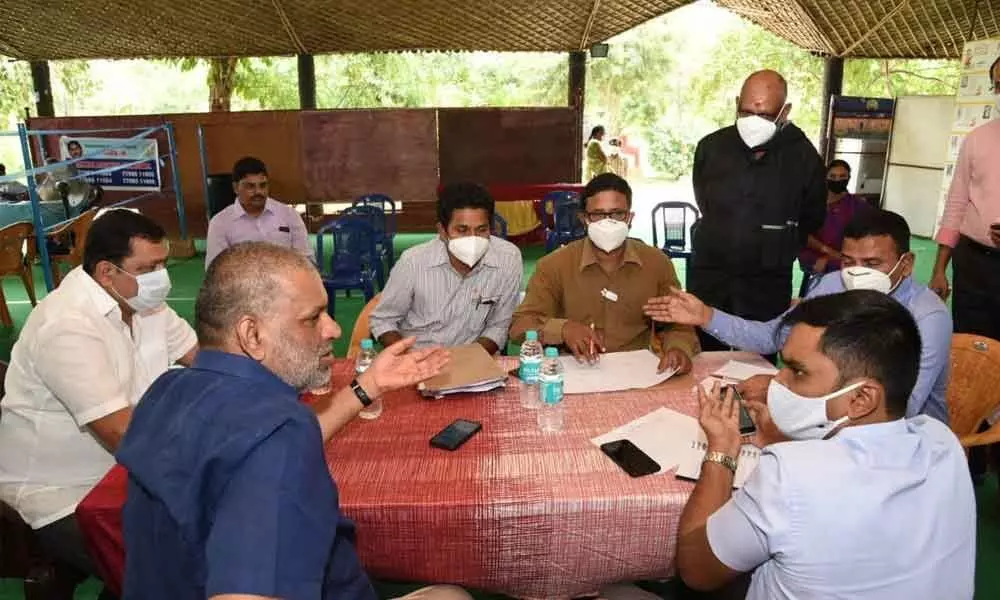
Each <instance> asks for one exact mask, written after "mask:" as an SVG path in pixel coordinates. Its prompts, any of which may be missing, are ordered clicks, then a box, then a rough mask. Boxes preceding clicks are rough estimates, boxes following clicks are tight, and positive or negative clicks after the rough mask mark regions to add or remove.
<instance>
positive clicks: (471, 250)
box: [448, 235, 490, 267]
mask: <svg viewBox="0 0 1000 600" xmlns="http://www.w3.org/2000/svg"><path fill="white" fill-rule="evenodd" d="M489 247H490V240H489V238H484V237H479V236H478V235H467V236H465V237H460V238H453V239H450V240H448V252H451V255H452V256H454V257H455V258H457V259H458V260H460V261H461V262H462V263H463V264H465V265H467V266H469V267H474V266H475V265H476V263H478V262H479V260H480V259H481V258H482V257H483V255H484V254H486V250H487V249H488V248H489Z"/></svg>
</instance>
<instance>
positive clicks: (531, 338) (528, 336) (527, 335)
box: [524, 329, 538, 342]
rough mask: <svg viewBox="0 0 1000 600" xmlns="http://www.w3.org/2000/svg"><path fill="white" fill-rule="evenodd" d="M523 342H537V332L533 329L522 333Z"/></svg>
mask: <svg viewBox="0 0 1000 600" xmlns="http://www.w3.org/2000/svg"><path fill="white" fill-rule="evenodd" d="M524 341H526V342H537V341H538V332H537V331H535V330H534V329H531V330H529V331H526V332H524Z"/></svg>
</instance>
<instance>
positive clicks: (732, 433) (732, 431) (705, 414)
mask: <svg viewBox="0 0 1000 600" xmlns="http://www.w3.org/2000/svg"><path fill="white" fill-rule="evenodd" d="M695 388H696V389H697V390H698V405H699V406H700V408H701V412H700V414H699V416H698V423H700V424H701V428H702V429H704V430H705V437H706V438H708V451H709V452H722V453H723V454H726V455H727V456H732V457H734V458H735V457H736V456H737V455H738V454H739V452H740V445H741V443H742V442H741V436H740V410H739V401H738V400H736V395H735V394H733V392H732V390H726V393H725V394H724V395H723V394H721V391H720V388H719V382H715V383H713V384H712V390H711V391H708V392H706V391H705V386H702V385H697V386H695Z"/></svg>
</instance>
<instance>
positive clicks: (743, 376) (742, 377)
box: [712, 360, 778, 381]
mask: <svg viewBox="0 0 1000 600" xmlns="http://www.w3.org/2000/svg"><path fill="white" fill-rule="evenodd" d="M777 372H778V370H777V369H775V368H774V367H772V366H770V365H767V366H764V365H751V364H749V363H744V362H739V361H735V360H731V361H729V362H727V363H726V364H724V365H722V368H721V369H719V370H718V371H716V372H715V373H712V377H718V378H719V379H725V380H726V381H746V380H747V379H750V378H751V377H754V376H757V375H775V374H777Z"/></svg>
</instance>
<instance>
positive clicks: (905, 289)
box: [891, 275, 916, 306]
mask: <svg viewBox="0 0 1000 600" xmlns="http://www.w3.org/2000/svg"><path fill="white" fill-rule="evenodd" d="M915 291H916V284H915V283H914V282H913V275H907V276H906V277H904V278H903V280H902V281H900V282H899V285H898V286H896V289H894V290H893V291H892V294H891V296H892V297H893V298H895V299H896V301H897V302H899V303H900V304H903V305H905V306H909V304H910V300H912V299H913V294H914V292H915Z"/></svg>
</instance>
